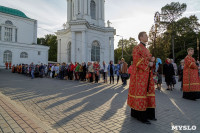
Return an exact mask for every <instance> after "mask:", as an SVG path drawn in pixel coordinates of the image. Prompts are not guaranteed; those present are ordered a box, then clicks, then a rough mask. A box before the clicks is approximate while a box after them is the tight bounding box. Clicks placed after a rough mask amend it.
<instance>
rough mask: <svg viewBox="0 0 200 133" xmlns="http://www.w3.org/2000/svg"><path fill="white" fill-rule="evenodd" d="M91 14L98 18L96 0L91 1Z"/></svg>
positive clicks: (93, 17) (92, 16)
mask: <svg viewBox="0 0 200 133" xmlns="http://www.w3.org/2000/svg"><path fill="white" fill-rule="evenodd" d="M90 15H91V18H92V19H96V3H95V1H94V0H91V2H90Z"/></svg>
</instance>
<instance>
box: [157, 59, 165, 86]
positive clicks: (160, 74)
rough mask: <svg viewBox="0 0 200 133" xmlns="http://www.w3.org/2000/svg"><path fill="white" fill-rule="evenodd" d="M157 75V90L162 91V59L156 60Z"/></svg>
mask: <svg viewBox="0 0 200 133" xmlns="http://www.w3.org/2000/svg"><path fill="white" fill-rule="evenodd" d="M156 73H157V76H158V82H157V89H158V90H161V84H162V73H163V70H162V60H161V59H160V58H157V59H156Z"/></svg>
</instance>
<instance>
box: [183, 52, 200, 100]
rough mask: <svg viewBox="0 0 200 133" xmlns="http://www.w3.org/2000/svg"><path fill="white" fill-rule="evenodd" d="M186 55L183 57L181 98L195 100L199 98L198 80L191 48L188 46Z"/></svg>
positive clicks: (199, 85)
mask: <svg viewBox="0 0 200 133" xmlns="http://www.w3.org/2000/svg"><path fill="white" fill-rule="evenodd" d="M187 52H188V55H187V56H186V57H185V60H184V62H185V65H184V68H183V98H185V99H190V100H196V99H199V98H200V84H199V83H200V82H199V75H198V70H199V67H198V66H197V65H196V61H195V59H194V58H193V57H192V55H193V54H194V49H193V48H188V50H187Z"/></svg>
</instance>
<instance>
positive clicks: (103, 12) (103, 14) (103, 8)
mask: <svg viewBox="0 0 200 133" xmlns="http://www.w3.org/2000/svg"><path fill="white" fill-rule="evenodd" d="M101 1H102V19H103V20H105V0H101Z"/></svg>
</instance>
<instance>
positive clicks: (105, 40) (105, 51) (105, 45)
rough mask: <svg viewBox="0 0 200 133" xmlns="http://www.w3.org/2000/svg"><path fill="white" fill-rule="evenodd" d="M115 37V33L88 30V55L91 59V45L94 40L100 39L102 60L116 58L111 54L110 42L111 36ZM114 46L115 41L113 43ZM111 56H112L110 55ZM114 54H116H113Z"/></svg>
mask: <svg viewBox="0 0 200 133" xmlns="http://www.w3.org/2000/svg"><path fill="white" fill-rule="evenodd" d="M110 37H114V35H113V33H104V32H100V31H95V30H88V56H89V60H91V48H92V47H91V46H92V43H93V41H95V40H96V41H98V42H99V43H100V47H101V51H100V54H101V55H100V58H101V62H103V61H105V62H106V63H109V61H110V60H114V59H113V58H112V55H110V53H111V52H110V51H111V49H110V42H109V38H110ZM111 45H113V47H114V43H113V44H111ZM110 56H111V57H110ZM113 56H114V55H113Z"/></svg>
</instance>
